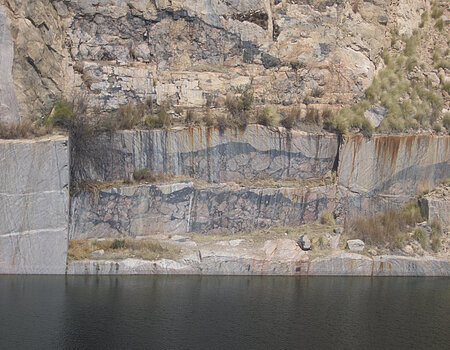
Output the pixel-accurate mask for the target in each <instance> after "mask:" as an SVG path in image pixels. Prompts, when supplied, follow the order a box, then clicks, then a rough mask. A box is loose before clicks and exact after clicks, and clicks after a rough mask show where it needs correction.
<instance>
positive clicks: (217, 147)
mask: <svg viewBox="0 0 450 350" xmlns="http://www.w3.org/2000/svg"><path fill="white" fill-rule="evenodd" d="M93 142H94V146H93V147H92V148H93V149H96V150H97V153H96V155H94V157H90V158H88V159H80V160H79V162H81V163H80V167H81V168H82V169H83V173H82V174H78V175H79V178H80V180H87V179H90V180H114V179H123V178H130V177H131V176H132V174H133V171H134V170H137V169H142V168H147V169H150V170H151V171H153V173H155V174H156V173H159V172H163V173H166V174H167V173H169V174H172V175H186V176H190V177H195V178H197V179H202V180H205V181H208V182H227V181H235V180H239V179H252V178H254V177H257V176H259V177H261V176H262V177H271V178H273V179H283V178H300V179H304V178H320V177H325V176H329V175H331V171H332V169H333V165H334V162H335V158H336V154H337V149H338V139H337V136H336V135H333V134H308V133H304V132H301V131H286V130H285V129H284V128H267V127H264V126H260V125H249V126H247V127H246V128H245V130H241V129H239V128H226V129H224V130H220V129H218V128H210V127H195V128H172V129H159V130H133V131H122V132H118V133H112V134H103V135H101V136H100V137H98V138H97V139H96V140H95V141H93Z"/></svg>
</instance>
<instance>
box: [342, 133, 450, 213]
mask: <svg viewBox="0 0 450 350" xmlns="http://www.w3.org/2000/svg"><path fill="white" fill-rule="evenodd" d="M448 174H450V137H448V136H431V135H415V136H410V135H403V136H379V135H377V136H373V137H372V138H371V139H370V140H369V139H366V138H364V137H363V136H360V135H353V136H346V137H345V139H344V141H343V143H342V145H341V147H340V150H339V169H338V186H339V196H340V198H342V200H341V203H342V208H341V211H342V213H346V214H347V215H359V214H361V213H363V214H372V213H375V212H379V211H382V210H385V209H386V208H389V207H400V206H402V205H404V204H405V203H406V202H408V201H410V200H412V199H413V198H414V197H415V196H416V195H417V194H418V192H419V191H420V189H423V188H433V187H434V186H436V185H437V184H438V183H439V182H440V180H441V179H442V178H445V177H448Z"/></svg>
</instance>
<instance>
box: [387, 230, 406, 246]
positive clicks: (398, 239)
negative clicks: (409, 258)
mask: <svg viewBox="0 0 450 350" xmlns="http://www.w3.org/2000/svg"><path fill="white" fill-rule="evenodd" d="M394 237H395V238H394V240H393V242H392V244H391V245H392V247H393V248H397V249H402V248H404V247H405V245H406V239H407V236H406V234H404V233H397V234H396V235H395V236H394Z"/></svg>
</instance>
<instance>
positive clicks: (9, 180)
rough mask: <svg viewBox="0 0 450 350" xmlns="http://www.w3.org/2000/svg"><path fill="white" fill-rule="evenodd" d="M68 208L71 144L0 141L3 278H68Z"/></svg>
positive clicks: (61, 140)
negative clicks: (13, 274) (26, 275)
mask: <svg viewBox="0 0 450 350" xmlns="http://www.w3.org/2000/svg"><path fill="white" fill-rule="evenodd" d="M68 208H69V152H68V141H67V139H66V138H62V137H55V138H52V139H46V140H38V141H23V140H22V141H5V140H0V213H1V220H0V273H11V274H12V273H16V274H22V273H27V274H33V273H36V274H62V273H64V271H65V265H66V255H67V231H68V219H69V217H68Z"/></svg>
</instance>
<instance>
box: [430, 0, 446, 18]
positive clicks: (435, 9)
mask: <svg viewBox="0 0 450 350" xmlns="http://www.w3.org/2000/svg"><path fill="white" fill-rule="evenodd" d="M443 13H444V10H443V9H441V8H439V4H438V3H437V2H435V3H434V4H433V5H432V6H431V17H433V18H434V19H437V18H439V17H441V16H442V14H443Z"/></svg>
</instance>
